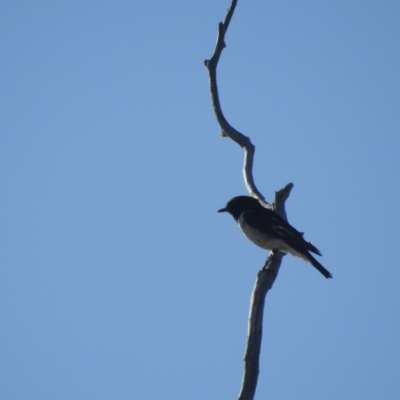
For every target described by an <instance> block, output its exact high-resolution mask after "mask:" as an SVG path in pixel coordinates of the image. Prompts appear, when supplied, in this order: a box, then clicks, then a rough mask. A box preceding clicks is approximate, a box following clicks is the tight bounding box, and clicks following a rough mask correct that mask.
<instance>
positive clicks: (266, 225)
mask: <svg viewBox="0 0 400 400" xmlns="http://www.w3.org/2000/svg"><path fill="white" fill-rule="evenodd" d="M241 218H243V219H244V221H245V222H246V223H247V224H248V225H250V226H251V227H253V228H254V229H257V230H259V231H260V232H264V233H265V234H267V235H270V236H272V237H275V238H277V239H281V240H283V241H284V242H285V243H287V244H288V245H289V246H290V247H293V249H295V250H297V251H299V252H300V253H302V252H304V250H308V251H311V252H313V253H315V254H318V255H321V253H320V251H319V250H318V249H317V248H316V247H315V246H314V245H312V244H311V243H310V242H307V241H305V240H304V239H303V234H302V233H301V232H299V231H298V230H297V229H295V228H293V226H292V225H290V224H289V223H288V222H286V221H285V220H284V219H283V218H282V217H280V216H279V215H278V214H277V213H276V212H274V211H272V210H269V209H267V208H266V209H265V210H263V211H262V213H257V212H254V211H246V212H244V213H243V214H242V216H241Z"/></svg>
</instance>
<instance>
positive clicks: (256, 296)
mask: <svg viewBox="0 0 400 400" xmlns="http://www.w3.org/2000/svg"><path fill="white" fill-rule="evenodd" d="M236 4H237V0H232V2H231V5H230V7H229V9H228V11H227V13H226V16H225V19H224V21H223V22H220V23H219V25H218V37H217V43H216V45H215V49H214V54H213V55H212V57H211V58H210V59H209V60H205V62H204V64H205V66H206V67H207V70H208V75H209V85H210V93H211V101H212V107H213V109H214V113H215V116H216V118H217V121H218V123H219V125H220V127H221V136H223V137H229V138H231V139H232V140H233V141H234V142H236V143H237V144H238V145H239V146H240V147H242V148H243V150H244V166H243V177H244V182H245V185H246V188H247V190H248V192H249V194H250V196H252V197H255V198H257V199H258V200H259V201H261V202H262V203H263V204H264V205H265V206H266V207H269V208H271V209H273V210H274V211H276V212H277V213H278V214H279V215H281V216H282V217H283V218H285V219H287V218H286V212H285V201H286V200H287V198H288V197H289V195H290V191H291V189H292V187H293V184H292V183H289V184H287V185H286V186H285V187H284V188H282V189H280V190H279V191H277V192H275V199H274V202H273V203H272V204H268V203H267V202H266V201H265V198H264V196H263V195H262V194H261V193H260V192H259V191H258V189H257V187H256V185H255V183H254V179H253V160H254V152H255V146H254V145H253V144H252V143H251V140H250V138H249V137H247V136H245V135H243V134H242V133H240V132H239V131H237V130H236V129H235V128H233V127H232V126H231V125H230V124H229V122H228V121H227V120H226V118H225V116H224V114H223V112H222V108H221V104H220V101H219V94H218V86H217V66H218V61H219V58H220V56H221V53H222V50H223V49H224V48H225V47H226V46H225V34H226V32H227V30H228V27H229V23H230V21H231V18H232V15H233V12H234V11H235V7H236ZM284 255H285V254H284V253H281V252H275V251H272V252H271V253H270V255H269V256H268V258H267V260H266V262H265V264H264V266H263V267H262V268H261V270H260V271H259V272H258V275H257V280H256V284H255V286H254V289H253V294H252V297H251V305H250V314H249V324H248V334H247V342H246V350H245V355H244V373H243V380H242V386H241V389H240V394H239V400H253V399H254V395H255V392H256V387H257V379H258V374H259V359H260V350H261V339H262V326H263V315H264V303H265V296H266V294H267V292H268V291H269V290H270V289H271V288H272V285H273V283H274V281H275V279H276V277H277V275H278V272H279V267H280V265H281V261H282V258H283V256H284Z"/></svg>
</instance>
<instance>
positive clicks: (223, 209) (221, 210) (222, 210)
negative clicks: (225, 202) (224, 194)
mask: <svg viewBox="0 0 400 400" xmlns="http://www.w3.org/2000/svg"><path fill="white" fill-rule="evenodd" d="M226 211H228V210H227V209H226V208H221V209H220V210H218V212H226Z"/></svg>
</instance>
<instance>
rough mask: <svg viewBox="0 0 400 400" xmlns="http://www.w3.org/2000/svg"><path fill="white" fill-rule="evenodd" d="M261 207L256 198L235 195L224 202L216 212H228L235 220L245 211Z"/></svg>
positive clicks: (260, 208)
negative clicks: (223, 205) (224, 204)
mask: <svg viewBox="0 0 400 400" xmlns="http://www.w3.org/2000/svg"><path fill="white" fill-rule="evenodd" d="M262 209H263V206H262V205H261V204H260V202H259V201H258V200H257V199H255V198H253V197H250V196H237V197H233V198H232V199H230V200H229V201H228V202H227V203H226V206H225V207H224V208H221V209H220V210H218V212H228V213H229V214H231V215H232V217H233V218H235V220H236V221H237V220H238V219H239V217H240V215H241V214H242V213H244V212H245V211H258V210H262Z"/></svg>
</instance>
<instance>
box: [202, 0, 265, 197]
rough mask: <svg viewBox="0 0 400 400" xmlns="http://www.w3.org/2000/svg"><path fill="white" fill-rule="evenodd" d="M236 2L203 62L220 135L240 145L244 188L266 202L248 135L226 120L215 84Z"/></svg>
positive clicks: (232, 5) (251, 194) (233, 0)
mask: <svg viewBox="0 0 400 400" xmlns="http://www.w3.org/2000/svg"><path fill="white" fill-rule="evenodd" d="M236 4H237V0H232V3H231V6H230V7H229V9H228V11H227V13H226V16H225V19H224V21H223V22H220V23H219V25H218V37H217V43H216V45H215V50H214V54H213V55H212V57H211V58H210V59H209V60H205V61H204V64H205V66H206V67H207V70H208V76H209V85H210V92H211V101H212V105H213V109H214V113H215V116H216V118H217V121H218V123H219V125H220V127H221V134H222V136H228V137H230V138H231V139H232V140H233V141H235V142H236V143H237V144H238V145H239V146H240V147H242V148H243V149H244V153H245V154H244V165H243V177H244V183H245V185H246V188H247V190H248V192H249V194H250V196H253V197H255V198H256V199H259V200H260V201H261V202H262V203H264V204H268V203H267V202H266V201H265V198H264V196H263V195H262V194H261V193H260V192H259V190H258V189H257V187H256V185H255V183H254V179H253V160H254V152H255V147H254V145H253V144H252V143H251V140H250V138H249V137H247V136H245V135H243V133H240V132H239V131H237V130H236V129H235V128H234V127H233V126H232V125H230V124H229V122H228V121H227V120H226V118H225V116H224V114H223V112H222V109H221V104H220V101H219V95H218V86H217V65H218V61H219V58H220V56H221V53H222V50H223V49H224V48H225V47H226V46H225V34H226V32H227V30H228V27H229V23H230V22H231V18H232V15H233V12H234V11H235V7H236Z"/></svg>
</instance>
